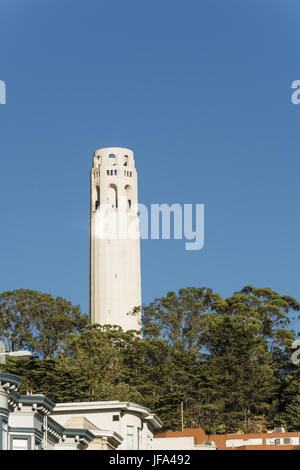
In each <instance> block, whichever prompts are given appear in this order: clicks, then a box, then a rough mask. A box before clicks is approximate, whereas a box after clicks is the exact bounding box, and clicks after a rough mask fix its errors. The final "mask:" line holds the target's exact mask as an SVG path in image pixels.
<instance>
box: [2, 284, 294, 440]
mask: <svg viewBox="0 0 300 470" xmlns="http://www.w3.org/2000/svg"><path fill="white" fill-rule="evenodd" d="M299 310H300V304H299V303H298V302H297V301H296V300H295V299H293V298H291V297H288V296H280V295H279V294H278V293H276V292H274V291H272V290H271V289H268V288H265V289H258V288H254V287H251V286H247V287H245V288H244V289H242V290H241V291H239V292H236V293H235V294H234V295H233V296H232V297H230V298H227V299H222V298H221V297H220V296H219V295H218V294H216V293H214V292H212V291H211V290H210V289H205V288H187V289H181V290H180V291H179V293H178V294H176V293H174V292H169V293H168V294H167V295H166V297H163V298H160V299H155V301H154V302H152V303H151V304H150V305H148V306H145V307H143V328H142V334H143V339H142V337H141V335H140V332H135V331H128V332H123V331H122V330H121V329H120V328H119V327H116V326H105V327H100V326H99V325H89V323H88V321H87V317H86V316H83V315H81V313H80V309H79V307H74V306H72V304H71V303H70V302H67V301H66V300H64V299H61V298H57V299H53V298H52V297H51V296H50V295H48V294H42V293H39V292H35V291H28V290H19V291H13V292H4V293H3V294H0V338H1V339H3V340H5V342H6V345H7V348H8V349H9V350H15V349H20V348H26V349H30V350H31V351H32V352H33V354H34V357H33V358H32V359H30V360H27V361H23V360H20V359H13V358H9V359H7V363H6V364H5V365H3V366H1V368H2V370H6V371H8V372H11V373H15V374H18V375H20V376H22V378H23V382H22V389H21V392H23V393H26V392H27V391H32V392H33V393H43V394H45V395H47V396H48V397H49V398H51V399H52V400H53V401H56V402H61V401H82V400H122V401H125V400H126V401H134V402H138V403H140V404H142V405H145V406H147V407H149V408H151V409H152V410H153V411H155V412H156V413H157V414H158V416H159V417H160V418H161V419H162V421H163V422H164V425H165V427H166V428H168V429H180V426H181V415H180V406H181V403H183V408H184V425H185V426H188V427H198V426H201V427H204V428H205V429H206V430H207V431H208V432H234V431H238V430H242V431H245V432H250V431H260V430H265V429H266V428H269V427H272V426H274V425H277V426H278V425H283V426H285V427H286V428H287V429H288V430H291V431H292V430H300V366H296V365H293V364H292V362H291V354H292V350H291V344H292V342H293V340H294V338H295V332H294V330H293V329H292V328H291V321H292V320H293V319H295V318H296V316H297V315H298V314H297V312H298V311H299Z"/></svg>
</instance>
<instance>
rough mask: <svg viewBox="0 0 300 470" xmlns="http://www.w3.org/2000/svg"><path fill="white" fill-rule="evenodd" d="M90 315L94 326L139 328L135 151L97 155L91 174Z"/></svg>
mask: <svg viewBox="0 0 300 470" xmlns="http://www.w3.org/2000/svg"><path fill="white" fill-rule="evenodd" d="M90 186H91V202H90V206H91V207H90V316H91V322H92V323H98V324H100V325H107V324H110V325H119V326H121V327H122V328H123V330H124V331H126V330H131V329H140V324H139V320H140V313H139V314H138V315H135V316H132V315H127V313H129V312H131V311H132V309H133V308H134V307H139V306H140V305H141V268H140V230H139V218H138V196H137V172H136V169H135V166H134V158H133V152H132V151H131V150H129V149H126V148H119V147H109V148H103V149H99V150H96V152H95V153H94V157H93V168H92V170H91V185H90Z"/></svg>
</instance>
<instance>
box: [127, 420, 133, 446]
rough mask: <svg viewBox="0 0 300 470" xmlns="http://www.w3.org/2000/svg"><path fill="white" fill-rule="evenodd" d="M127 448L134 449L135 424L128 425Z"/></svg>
mask: <svg viewBox="0 0 300 470" xmlns="http://www.w3.org/2000/svg"><path fill="white" fill-rule="evenodd" d="M126 429H127V432H126V442H127V450H131V449H134V426H126Z"/></svg>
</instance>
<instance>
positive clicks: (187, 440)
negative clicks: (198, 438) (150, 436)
mask: <svg viewBox="0 0 300 470" xmlns="http://www.w3.org/2000/svg"><path fill="white" fill-rule="evenodd" d="M153 450H217V446H216V444H215V443H214V442H212V441H204V442H203V443H202V444H196V443H195V438H194V437H193V436H178V437H155V439H154V441H153Z"/></svg>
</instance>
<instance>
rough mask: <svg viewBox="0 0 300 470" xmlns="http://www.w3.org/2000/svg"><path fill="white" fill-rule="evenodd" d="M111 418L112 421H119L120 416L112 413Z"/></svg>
mask: <svg viewBox="0 0 300 470" xmlns="http://www.w3.org/2000/svg"><path fill="white" fill-rule="evenodd" d="M112 420H113V421H120V416H119V415H113V417H112Z"/></svg>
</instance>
